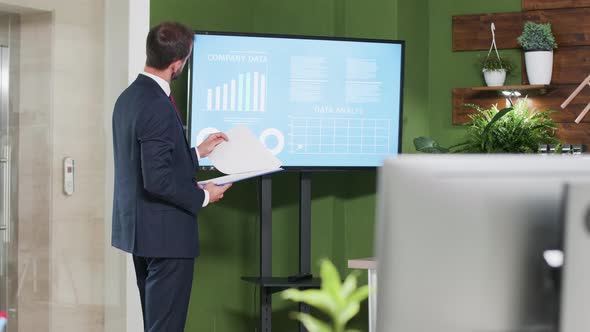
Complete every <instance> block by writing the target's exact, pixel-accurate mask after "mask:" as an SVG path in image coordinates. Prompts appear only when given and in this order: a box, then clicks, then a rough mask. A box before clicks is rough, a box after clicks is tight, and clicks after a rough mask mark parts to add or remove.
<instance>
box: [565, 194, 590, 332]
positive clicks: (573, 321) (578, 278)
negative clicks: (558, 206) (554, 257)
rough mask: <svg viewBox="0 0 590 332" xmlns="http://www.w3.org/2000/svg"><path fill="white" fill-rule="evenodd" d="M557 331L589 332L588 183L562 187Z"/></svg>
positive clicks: (589, 207) (589, 248) (589, 238)
mask: <svg viewBox="0 0 590 332" xmlns="http://www.w3.org/2000/svg"><path fill="white" fill-rule="evenodd" d="M565 197H566V200H565V211H564V232H563V233H564V244H563V253H564V256H565V260H564V265H563V269H562V274H561V296H560V310H559V312H560V314H559V332H580V331H590V315H589V314H588V308H590V282H589V278H590V232H589V230H590V184H589V183H571V184H568V185H567V186H566V192H565Z"/></svg>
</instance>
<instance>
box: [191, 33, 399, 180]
mask: <svg viewBox="0 0 590 332" xmlns="http://www.w3.org/2000/svg"><path fill="white" fill-rule="evenodd" d="M193 32H194V34H193V40H194V36H196V35H215V36H237V37H264V38H282V39H311V40H334V41H352V42H368V43H382V44H398V45H400V46H401V64H400V96H399V119H398V121H399V125H398V127H399V130H398V147H397V154H398V155H399V154H401V153H402V136H403V135H402V133H403V126H402V124H403V104H404V102H403V99H404V67H405V50H406V43H405V41H404V40H394V39H374V38H349V37H332V36H315V35H289V34H271V33H246V32H229V31H207V30H194V31H193ZM192 50H194V45H193V46H192V48H191V55H190V57H189V67H188V84H187V98H188V107H187V111H188V113H187V133H188V138H187V139H188V142H189V144H190V141H191V140H190V139H191V137H192V126H191V123H192V93H191V92H192V82H193V75H194V70H193V54H192ZM385 157H387V156H385ZM384 160H385V158H384ZM378 167H380V166H282V168H283V169H285V170H287V171H290V170H293V171H350V170H359V171H368V170H371V169H376V168H378ZM199 169H201V170H215V167H214V166H199Z"/></svg>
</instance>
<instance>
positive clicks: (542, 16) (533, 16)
mask: <svg viewBox="0 0 590 332" xmlns="http://www.w3.org/2000/svg"><path fill="white" fill-rule="evenodd" d="M589 18H590V8H567V9H555V10H539V11H530V12H525V13H523V22H524V21H533V22H537V23H546V22H549V23H551V30H552V31H553V35H554V36H555V40H556V41H557V45H558V47H565V46H585V45H590V19H589ZM519 35H520V34H519Z"/></svg>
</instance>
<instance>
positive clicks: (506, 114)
mask: <svg viewBox="0 0 590 332" xmlns="http://www.w3.org/2000/svg"><path fill="white" fill-rule="evenodd" d="M466 106H469V107H472V108H474V109H476V110H477V113H475V114H472V115H470V118H471V121H470V122H468V123H466V124H465V126H467V127H468V129H467V134H466V137H465V140H464V141H463V142H462V143H459V144H456V145H454V146H451V147H448V148H445V147H442V146H440V145H439V144H438V143H437V142H436V141H434V140H432V139H430V138H427V137H418V138H416V139H414V146H415V148H416V150H417V151H420V152H427V153H447V152H450V153H536V152H537V151H538V149H539V145H540V144H556V145H557V146H559V141H558V140H557V139H556V138H555V137H553V135H554V133H555V131H556V129H557V124H555V122H554V121H553V120H552V119H551V118H550V117H549V115H550V114H551V113H553V112H554V111H541V112H539V111H536V110H533V109H531V108H529V105H528V101H527V99H526V98H522V99H520V100H519V101H517V102H516V104H514V106H513V107H509V108H504V109H501V110H499V109H498V108H497V107H496V105H493V106H492V107H491V108H489V109H482V108H480V107H479V106H476V105H466ZM556 152H559V149H557V151H556Z"/></svg>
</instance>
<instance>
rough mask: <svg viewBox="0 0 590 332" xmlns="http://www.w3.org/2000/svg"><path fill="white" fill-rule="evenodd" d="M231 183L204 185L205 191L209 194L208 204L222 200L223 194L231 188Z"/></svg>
mask: <svg viewBox="0 0 590 332" xmlns="http://www.w3.org/2000/svg"><path fill="white" fill-rule="evenodd" d="M231 185H232V184H231V183H228V184H224V185H223V186H218V185H216V184H215V183H213V182H209V183H207V184H206V185H205V188H204V189H205V190H207V191H208V192H209V204H211V203H215V202H217V201H218V200H220V199H222V198H223V193H225V191H226V190H228V189H229V188H230V187H231Z"/></svg>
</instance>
